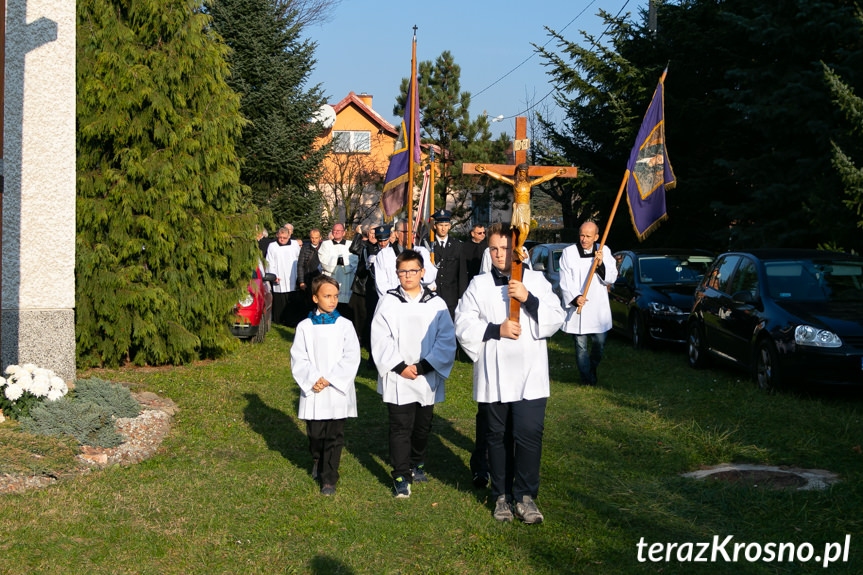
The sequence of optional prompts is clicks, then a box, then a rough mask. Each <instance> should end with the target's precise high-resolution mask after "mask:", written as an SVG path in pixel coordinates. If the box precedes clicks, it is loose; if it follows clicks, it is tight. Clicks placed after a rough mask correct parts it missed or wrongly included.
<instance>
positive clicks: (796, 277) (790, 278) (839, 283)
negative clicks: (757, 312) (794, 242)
mask: <svg viewBox="0 0 863 575" xmlns="http://www.w3.org/2000/svg"><path fill="white" fill-rule="evenodd" d="M764 270H765V272H766V275H767V288H768V293H769V294H770V297H771V298H773V299H777V300H789V301H790V300H803V301H828V300H829V301H863V263H861V262H854V261H830V260H825V261H811V260H799V261H774V262H766V263H765V264H764Z"/></svg>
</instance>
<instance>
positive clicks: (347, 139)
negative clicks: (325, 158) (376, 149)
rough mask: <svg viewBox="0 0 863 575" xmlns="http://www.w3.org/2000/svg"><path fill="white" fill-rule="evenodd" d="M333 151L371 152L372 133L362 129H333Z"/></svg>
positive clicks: (345, 152) (340, 152)
mask: <svg viewBox="0 0 863 575" xmlns="http://www.w3.org/2000/svg"><path fill="white" fill-rule="evenodd" d="M333 151H335V152H336V153H338V154H347V153H348V152H371V151H372V133H371V132H367V131H361V130H342V131H333Z"/></svg>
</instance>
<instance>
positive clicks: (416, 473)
mask: <svg viewBox="0 0 863 575" xmlns="http://www.w3.org/2000/svg"><path fill="white" fill-rule="evenodd" d="M411 476H412V478H413V482H414V483H428V480H429V478H428V476H427V475H426V466H425V463H420V464H419V465H417V466H416V467H414V468H413V469H411Z"/></svg>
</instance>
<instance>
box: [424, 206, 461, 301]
mask: <svg viewBox="0 0 863 575" xmlns="http://www.w3.org/2000/svg"><path fill="white" fill-rule="evenodd" d="M451 218H452V214H451V213H450V212H449V211H447V210H444V209H441V210H438V211H437V212H435V213H434V214H432V219H434V232H435V240H434V245H433V246H432V247H431V249H430V250H429V251H431V252H432V253H433V254H434V263H435V265H436V266H437V279H436V280H435V284H436V287H437V293H438V295H440V296H441V297H442V298H443V300H444V301H445V302H446V307H447V308H448V309H449V314H450V316H454V314H455V306H456V305H457V304H458V299H459V298H460V297H461V294H463V293H464V290H466V289H467V269H466V267H465V265H466V264H465V260H464V258H463V257H462V243H461V242H460V241H459V240H457V239H455V238H451V237H449V230H450V226H451V225H452V224H451V223H450V219H451Z"/></svg>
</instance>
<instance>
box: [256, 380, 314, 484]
mask: <svg viewBox="0 0 863 575" xmlns="http://www.w3.org/2000/svg"><path fill="white" fill-rule="evenodd" d="M243 397H244V398H245V399H246V401H247V402H248V403H247V405H246V407H245V408H244V409H243V418H244V419H245V420H246V422H247V423H248V424H249V427H251V428H252V430H253V431H254V432H255V433H258V434H260V435H261V437H263V438H264V441H266V442H267V447H269V448H270V450H272V451H276V452H278V453H279V454H281V456H282V457H284V458H285V459H287V460H288V461H290V462H291V463H292V464H294V465H295V466H297V467H299V468H300V469H305V470H307V471H308V472H309V473H311V469H312V456H311V455H310V454H309V450H308V440H307V439H306V434H305V433H304V432H303V430H301V429H300V428H299V427H298V426H297V424H296V423H295V422H294V419H293V418H291V417H290V416H289V415H288V414H286V413H285V412H283V411H281V410H279V409H275V408H273V407H270V406H269V405H267V404H266V403H264V401H263V400H262V399H261V397H260V396H259V395H258V394H257V393H244V394H243Z"/></svg>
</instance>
